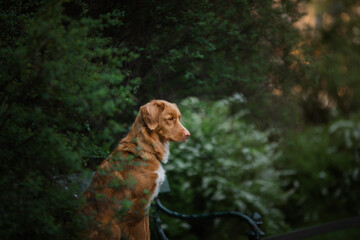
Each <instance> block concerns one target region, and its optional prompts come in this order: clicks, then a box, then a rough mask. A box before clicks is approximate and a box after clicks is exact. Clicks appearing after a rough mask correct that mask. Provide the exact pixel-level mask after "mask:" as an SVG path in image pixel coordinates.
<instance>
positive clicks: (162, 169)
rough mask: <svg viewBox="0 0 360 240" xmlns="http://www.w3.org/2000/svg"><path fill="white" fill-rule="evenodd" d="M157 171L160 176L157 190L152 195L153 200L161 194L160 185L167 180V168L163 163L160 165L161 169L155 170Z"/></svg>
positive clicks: (157, 180) (157, 181)
mask: <svg viewBox="0 0 360 240" xmlns="http://www.w3.org/2000/svg"><path fill="white" fill-rule="evenodd" d="M155 173H156V174H157V175H158V177H157V179H156V187H155V191H154V193H153V195H152V197H151V200H153V199H154V198H155V197H157V195H158V194H159V190H160V186H161V184H162V183H163V182H164V181H165V170H164V168H163V167H162V165H161V164H160V166H159V169H158V170H157V171H155Z"/></svg>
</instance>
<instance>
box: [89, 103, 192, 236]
mask: <svg viewBox="0 0 360 240" xmlns="http://www.w3.org/2000/svg"><path fill="white" fill-rule="evenodd" d="M180 118H181V113H180V111H179V109H178V107H177V105H176V104H174V103H169V102H167V101H164V100H152V101H151V102H149V103H147V104H145V105H144V106H141V107H140V110H139V112H138V115H137V117H136V119H135V122H134V123H133V125H132V127H131V130H130V132H129V134H128V135H127V136H126V137H125V138H123V139H122V140H121V141H120V143H119V145H118V146H117V147H116V149H115V150H114V151H113V152H112V153H111V154H110V156H109V157H107V158H106V159H105V160H104V161H103V162H102V163H101V164H100V166H99V167H98V169H97V171H96V173H95V175H94V177H93V179H92V182H91V184H90V186H89V188H88V189H87V191H86V192H85V193H84V199H85V200H84V205H83V207H82V212H83V213H84V214H85V215H86V216H88V217H89V218H90V219H91V220H90V222H91V223H90V225H89V230H88V231H87V232H86V237H87V238H88V239H91V240H98V239H102V240H110V239H114V240H120V238H122V237H125V238H126V239H130V240H147V239H150V230H149V216H148V213H149V207H150V204H151V201H152V200H153V199H154V198H155V197H156V196H157V195H158V193H159V188H160V185H161V184H162V182H163V181H164V180H165V170H164V169H163V167H162V164H166V163H167V161H168V158H169V142H184V141H186V140H187V139H188V138H189V137H190V132H189V131H188V130H187V129H186V128H185V127H183V126H182V125H181V123H180Z"/></svg>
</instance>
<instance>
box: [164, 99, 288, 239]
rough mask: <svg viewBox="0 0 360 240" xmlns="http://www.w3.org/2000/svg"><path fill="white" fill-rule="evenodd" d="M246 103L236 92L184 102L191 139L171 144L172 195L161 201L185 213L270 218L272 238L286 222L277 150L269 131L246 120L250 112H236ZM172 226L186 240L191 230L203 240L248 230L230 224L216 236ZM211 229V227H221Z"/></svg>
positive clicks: (268, 226)
mask: <svg viewBox="0 0 360 240" xmlns="http://www.w3.org/2000/svg"><path fill="white" fill-rule="evenodd" d="M243 100H244V99H243V97H242V96H241V95H238V94H237V95H234V96H233V97H231V98H228V99H224V100H220V101H216V102H214V103H206V102H202V101H199V100H198V99H197V98H188V99H185V100H184V101H182V102H181V104H179V108H180V110H181V111H182V113H183V119H184V120H183V122H184V125H185V126H186V127H187V128H188V129H189V131H190V132H191V137H190V139H189V140H188V141H187V142H186V143H180V144H176V145H175V144H172V148H171V156H170V160H169V163H168V164H167V165H166V166H165V168H166V170H167V176H168V177H169V181H170V186H171V189H172V191H171V192H170V195H169V196H161V197H162V199H166V200H167V202H166V205H167V206H168V207H170V208H171V209H177V210H178V211H180V212H187V213H204V212H214V211H231V210H237V211H241V212H244V213H246V214H248V215H251V214H252V213H253V212H254V211H258V212H260V213H261V215H262V216H266V217H265V218H264V219H265V229H266V231H267V233H268V234H272V233H274V232H281V231H283V230H284V229H286V224H285V223H284V221H283V214H282V213H281V212H280V211H279V209H278V208H277V205H278V204H280V203H282V202H283V201H284V200H285V199H286V195H285V194H284V193H283V192H282V189H281V187H280V186H281V184H280V181H279V175H280V174H281V172H279V171H277V170H276V169H275V168H274V167H273V162H274V160H275V159H277V158H278V153H277V147H278V146H277V144H276V143H270V142H269V140H268V138H269V133H268V132H262V131H259V130H257V129H256V128H255V126H254V125H252V124H249V123H246V122H245V121H244V120H243V117H244V115H246V114H247V113H248V111H247V110H246V109H243V110H241V111H239V112H236V113H235V114H231V106H232V105H233V104H238V103H239V101H243ZM230 223H231V221H230ZM235 224H236V222H235ZM237 224H238V223H237ZM167 225H168V230H169V234H170V236H173V237H179V236H181V237H182V238H184V239H185V238H186V239H188V237H189V235H186V232H191V233H192V234H195V235H194V236H197V238H198V239H219V238H227V237H229V238H230V237H231V238H234V237H235V236H239V233H241V232H242V231H244V230H246V228H244V229H239V228H237V229H236V230H235V229H233V227H231V226H234V225H230V226H229V224H228V225H224V226H222V227H221V228H219V229H218V230H217V231H216V232H215V233H212V232H210V230H208V231H204V232H201V228H200V229H187V228H189V226H188V225H181V224H179V223H178V222H172V221H170V220H169V221H167ZM204 225H205V224H204ZM206 225H207V226H206V229H212V228H215V227H216V226H219V223H218V222H217V221H213V222H208V223H206ZM174 233H177V234H178V235H176V234H175V235H173V234H174ZM206 233H208V235H207V234H206ZM211 235H212V236H211ZM194 239H195V238H194Z"/></svg>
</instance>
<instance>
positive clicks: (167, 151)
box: [161, 143, 170, 163]
mask: <svg viewBox="0 0 360 240" xmlns="http://www.w3.org/2000/svg"><path fill="white" fill-rule="evenodd" d="M169 146H170V145H169V143H165V144H164V148H165V154H164V157H163V159H161V161H162V162H163V163H167V162H168V160H169V156H170V149H169Z"/></svg>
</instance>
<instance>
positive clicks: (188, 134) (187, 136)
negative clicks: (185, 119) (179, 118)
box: [185, 130, 190, 138]
mask: <svg viewBox="0 0 360 240" xmlns="http://www.w3.org/2000/svg"><path fill="white" fill-rule="evenodd" d="M185 137H186V138H189V137H190V132H189V131H188V130H186V132H185Z"/></svg>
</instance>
